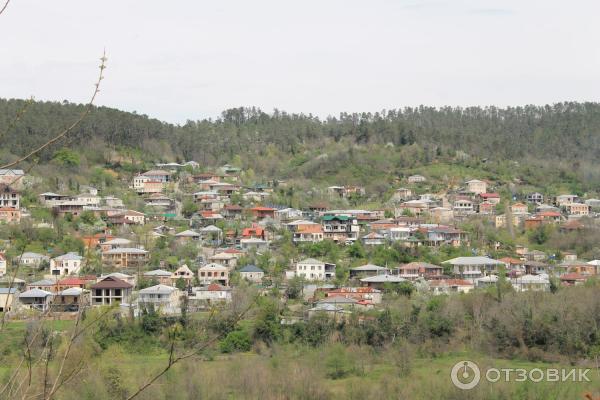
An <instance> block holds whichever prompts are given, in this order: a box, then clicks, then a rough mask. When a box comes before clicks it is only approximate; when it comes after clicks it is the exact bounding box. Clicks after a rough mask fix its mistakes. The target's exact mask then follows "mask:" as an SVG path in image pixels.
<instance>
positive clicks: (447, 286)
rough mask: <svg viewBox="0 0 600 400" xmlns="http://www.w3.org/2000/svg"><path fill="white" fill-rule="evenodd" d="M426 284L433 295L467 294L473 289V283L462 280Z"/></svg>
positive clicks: (442, 280)
mask: <svg viewBox="0 0 600 400" xmlns="http://www.w3.org/2000/svg"><path fill="white" fill-rule="evenodd" d="M428 284H429V290H430V291H431V292H432V293H433V294H434V295H440V294H451V293H469V292H470V291H471V290H473V288H474V285H473V282H470V281H468V280H464V279H439V280H432V281H428Z"/></svg>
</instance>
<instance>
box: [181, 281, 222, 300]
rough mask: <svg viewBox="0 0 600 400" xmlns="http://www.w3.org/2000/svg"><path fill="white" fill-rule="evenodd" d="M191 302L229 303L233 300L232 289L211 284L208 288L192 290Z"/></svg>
mask: <svg viewBox="0 0 600 400" xmlns="http://www.w3.org/2000/svg"><path fill="white" fill-rule="evenodd" d="M189 299H190V300H201V301H207V302H208V303H215V302H216V303H223V302H225V303H229V302H230V301H231V299H232V295H231V288H230V287H226V286H222V285H219V284H218V283H211V284H210V285H208V286H202V287H198V288H192V295H191V296H190V297H189Z"/></svg>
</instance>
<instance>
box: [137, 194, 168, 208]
mask: <svg viewBox="0 0 600 400" xmlns="http://www.w3.org/2000/svg"><path fill="white" fill-rule="evenodd" d="M144 203H146V206H148V207H157V208H171V207H173V205H174V201H173V200H172V199H170V198H169V197H167V196H165V195H163V194H160V193H152V194H151V195H150V196H148V197H147V198H146V199H145V200H144Z"/></svg>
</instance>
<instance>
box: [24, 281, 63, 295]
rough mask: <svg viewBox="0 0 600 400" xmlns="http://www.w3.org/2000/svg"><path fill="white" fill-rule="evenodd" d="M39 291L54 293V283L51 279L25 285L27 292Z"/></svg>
mask: <svg viewBox="0 0 600 400" xmlns="http://www.w3.org/2000/svg"><path fill="white" fill-rule="evenodd" d="M31 289H40V290H45V291H46V292H52V293H54V292H56V291H57V290H56V281H55V280H52V279H42V280H39V281H35V282H31V283H30V284H28V285H27V290H31Z"/></svg>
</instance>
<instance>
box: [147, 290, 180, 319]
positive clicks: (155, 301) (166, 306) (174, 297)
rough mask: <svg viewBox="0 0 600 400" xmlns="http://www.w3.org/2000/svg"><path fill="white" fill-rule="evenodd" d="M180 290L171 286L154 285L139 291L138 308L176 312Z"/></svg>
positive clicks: (168, 312) (160, 311)
mask: <svg viewBox="0 0 600 400" xmlns="http://www.w3.org/2000/svg"><path fill="white" fill-rule="evenodd" d="M181 295H182V293H181V291H180V290H179V289H177V288H176V287H173V286H167V285H155V286H151V287H148V288H145V289H142V290H140V291H139V297H138V307H139V309H148V308H150V307H151V308H153V309H154V310H156V311H157V312H159V313H162V314H178V313H179V312H181V309H180V306H179V304H180V298H181Z"/></svg>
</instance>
